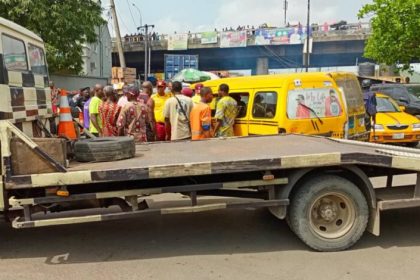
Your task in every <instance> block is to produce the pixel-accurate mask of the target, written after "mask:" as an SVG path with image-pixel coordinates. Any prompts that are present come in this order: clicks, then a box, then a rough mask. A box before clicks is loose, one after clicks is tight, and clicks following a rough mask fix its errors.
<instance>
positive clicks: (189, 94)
mask: <svg viewBox="0 0 420 280" xmlns="http://www.w3.org/2000/svg"><path fill="white" fill-rule="evenodd" d="M181 93H182V94H183V95H185V96H187V97H189V98H191V97H192V95H193V90H192V89H190V88H183V89H182V91H181Z"/></svg>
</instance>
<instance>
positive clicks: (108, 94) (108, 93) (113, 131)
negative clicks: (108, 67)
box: [99, 86, 120, 137]
mask: <svg viewBox="0 0 420 280" xmlns="http://www.w3.org/2000/svg"><path fill="white" fill-rule="evenodd" d="M104 94H105V101H104V102H103V103H102V104H101V105H100V106H99V114H100V116H101V121H102V126H103V129H102V136H103V137H112V136H118V131H117V124H116V122H117V118H118V113H119V109H120V108H119V107H118V104H117V93H116V92H115V91H114V88H113V87H112V86H106V87H105V88H104Z"/></svg>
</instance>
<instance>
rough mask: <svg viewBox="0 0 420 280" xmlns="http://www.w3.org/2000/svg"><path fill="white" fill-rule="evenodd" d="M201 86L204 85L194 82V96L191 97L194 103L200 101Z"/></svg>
mask: <svg viewBox="0 0 420 280" xmlns="http://www.w3.org/2000/svg"><path fill="white" fill-rule="evenodd" d="M203 87H204V85H203V84H196V85H195V86H194V92H195V95H194V97H193V98H192V101H193V103H194V105H197V104H200V102H201V95H200V91H201V89H202V88H203Z"/></svg>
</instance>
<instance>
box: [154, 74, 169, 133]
mask: <svg viewBox="0 0 420 280" xmlns="http://www.w3.org/2000/svg"><path fill="white" fill-rule="evenodd" d="M165 91H166V82H165V81H158V82H157V93H156V94H154V95H152V99H153V102H154V107H155V109H154V114H155V120H156V140H157V141H165V140H166V129H165V117H164V116H163V109H164V108H165V103H166V101H168V99H169V98H170V97H171V94H170V93H166V92H165Z"/></svg>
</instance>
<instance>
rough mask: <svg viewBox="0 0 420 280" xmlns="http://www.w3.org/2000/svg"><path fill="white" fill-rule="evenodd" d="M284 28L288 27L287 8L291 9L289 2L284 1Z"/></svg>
mask: <svg viewBox="0 0 420 280" xmlns="http://www.w3.org/2000/svg"><path fill="white" fill-rule="evenodd" d="M283 8H284V26H287V8H289V2H287V0H284V7H283Z"/></svg>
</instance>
